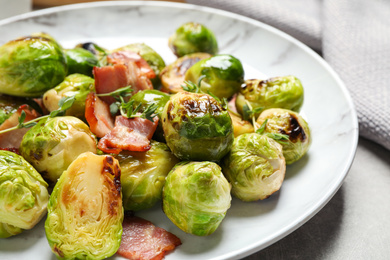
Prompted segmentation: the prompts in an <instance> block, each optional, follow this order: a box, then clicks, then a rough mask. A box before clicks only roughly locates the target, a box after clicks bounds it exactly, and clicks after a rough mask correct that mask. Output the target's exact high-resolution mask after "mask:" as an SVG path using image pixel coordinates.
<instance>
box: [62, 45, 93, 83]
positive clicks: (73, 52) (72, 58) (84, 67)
mask: <svg viewBox="0 0 390 260" xmlns="http://www.w3.org/2000/svg"><path fill="white" fill-rule="evenodd" d="M65 54H66V60H67V64H68V75H70V74H74V73H80V74H84V75H87V76H90V77H93V74H92V69H93V67H94V66H98V65H99V61H98V59H97V57H96V56H95V55H94V54H92V53H91V52H90V51H87V50H85V49H83V48H74V49H69V50H65Z"/></svg>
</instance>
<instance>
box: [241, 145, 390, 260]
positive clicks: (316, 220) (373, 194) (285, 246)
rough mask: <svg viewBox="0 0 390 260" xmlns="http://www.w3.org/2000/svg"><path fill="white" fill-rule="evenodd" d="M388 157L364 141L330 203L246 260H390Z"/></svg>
mask: <svg viewBox="0 0 390 260" xmlns="http://www.w3.org/2000/svg"><path fill="white" fill-rule="evenodd" d="M389 158H390V151H388V150H386V149H384V148H383V147H381V146H379V145H377V144H375V143H373V142H370V141H368V140H365V139H362V138H360V140H359V145H358V149H357V153H356V157H355V160H354V163H353V164H352V167H351V169H350V171H349V173H348V176H347V178H346V179H345V182H344V184H343V185H342V186H341V188H340V189H339V191H338V192H337V193H336V194H335V196H334V197H333V198H332V199H331V200H330V202H329V203H328V204H327V205H326V206H325V207H324V208H323V209H322V210H321V211H320V212H319V213H318V214H317V215H315V216H314V217H313V218H312V219H311V220H309V221H308V222H307V223H306V224H304V225H303V226H302V227H300V228H299V229H297V230H296V231H295V232H293V233H292V234H290V235H289V236H287V237H285V238H284V239H282V240H280V241H278V242H276V243H275V244H273V245H271V246H269V247H268V248H266V249H264V250H262V251H260V252H258V253H256V254H253V255H251V256H249V257H246V258H244V259H245V260H255V259H278V260H279V259H332V260H333V259H343V260H345V259H354V260H355V259H376V260H377V259H390V160H389ZM329 163H332V162H329Z"/></svg>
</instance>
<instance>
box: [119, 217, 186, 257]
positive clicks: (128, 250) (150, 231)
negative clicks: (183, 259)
mask: <svg viewBox="0 0 390 260" xmlns="http://www.w3.org/2000/svg"><path fill="white" fill-rule="evenodd" d="M179 245H181V241H180V239H179V238H178V237H177V236H175V235H174V234H172V233H170V232H168V231H166V230H164V229H162V228H159V227H156V226H154V225H153V223H151V222H150V221H147V220H145V219H142V218H139V217H128V216H126V217H125V219H124V221H123V234H122V242H121V245H120V247H119V250H118V252H117V254H119V255H120V256H123V257H126V258H127V259H130V260H160V259H163V258H164V256H165V254H166V253H168V252H169V251H172V250H173V249H175V247H176V246H179Z"/></svg>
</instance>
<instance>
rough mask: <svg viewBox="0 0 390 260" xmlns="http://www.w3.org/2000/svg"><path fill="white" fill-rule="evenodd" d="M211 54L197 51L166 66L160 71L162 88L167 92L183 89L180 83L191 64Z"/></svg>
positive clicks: (182, 81)
mask: <svg viewBox="0 0 390 260" xmlns="http://www.w3.org/2000/svg"><path fill="white" fill-rule="evenodd" d="M210 57H211V55H210V54H208V53H203V52H198V53H192V54H188V55H184V56H183V57H180V58H178V59H177V60H176V61H175V62H174V63H172V64H169V65H168V66H166V67H165V68H164V69H163V70H162V71H161V73H160V78H161V83H162V90H163V91H166V92H169V93H177V92H180V91H183V88H182V86H181V85H183V83H184V76H185V74H186V72H187V70H188V69H189V68H191V66H192V65H194V64H195V63H197V62H198V61H200V60H204V59H208V58H210Z"/></svg>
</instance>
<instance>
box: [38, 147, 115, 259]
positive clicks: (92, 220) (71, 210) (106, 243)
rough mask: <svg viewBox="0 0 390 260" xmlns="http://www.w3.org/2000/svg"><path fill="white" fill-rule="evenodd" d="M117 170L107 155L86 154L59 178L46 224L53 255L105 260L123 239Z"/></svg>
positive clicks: (62, 257)
mask: <svg viewBox="0 0 390 260" xmlns="http://www.w3.org/2000/svg"><path fill="white" fill-rule="evenodd" d="M122 221H123V207H122V197H121V186H120V168H119V163H118V161H117V160H116V159H114V158H113V157H111V156H108V155H95V154H93V153H90V152H87V153H83V154H81V155H80V156H78V157H77V159H76V160H74V162H72V164H70V165H69V168H68V169H67V170H66V171H65V172H64V173H63V174H62V175H61V178H60V179H59V180H58V182H57V184H56V186H55V187H54V190H53V192H52V194H51V196H50V200H49V204H48V214H47V219H46V222H45V231H46V237H47V240H48V242H49V245H50V247H51V249H52V251H53V252H54V253H55V254H56V255H57V256H58V257H59V258H61V259H105V258H107V257H110V256H111V255H113V254H115V252H116V251H117V250H118V248H119V245H120V242H121V237H122Z"/></svg>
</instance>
